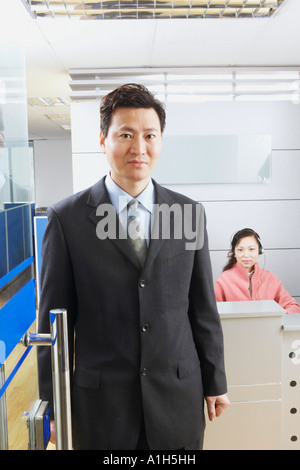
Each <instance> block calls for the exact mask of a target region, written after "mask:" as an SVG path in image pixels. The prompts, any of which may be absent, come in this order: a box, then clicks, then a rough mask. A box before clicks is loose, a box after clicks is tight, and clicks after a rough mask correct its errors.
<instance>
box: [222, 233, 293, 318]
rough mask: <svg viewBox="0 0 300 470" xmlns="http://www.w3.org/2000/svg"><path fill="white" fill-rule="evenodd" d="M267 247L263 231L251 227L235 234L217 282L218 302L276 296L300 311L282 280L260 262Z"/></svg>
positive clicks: (288, 307) (287, 308) (289, 308)
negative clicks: (260, 257)
mask: <svg viewBox="0 0 300 470" xmlns="http://www.w3.org/2000/svg"><path fill="white" fill-rule="evenodd" d="M262 253H263V247H262V244H261V241H260V238H259V235H258V234H257V233H256V232H255V231H254V230H252V229H250V228H244V229H242V230H239V231H238V232H237V233H236V234H235V235H234V236H233V238H232V241H231V250H230V251H229V253H228V262H227V264H226V266H224V268H223V272H222V274H221V275H220V276H219V277H218V279H217V280H216V282H215V294H216V299H217V302H232V301H237V300H275V301H276V302H277V303H278V304H279V305H281V307H282V308H284V309H285V311H286V312H287V313H300V306H299V305H298V304H297V302H295V300H294V299H293V297H291V296H290V294H289V293H288V292H287V291H286V290H285V289H284V287H283V285H282V282H281V281H280V280H279V279H278V278H277V277H276V276H275V275H274V274H273V273H271V272H270V271H266V270H265V269H262V268H261V267H260V266H259V264H258V263H257V261H258V258H259V255H261V254H262Z"/></svg>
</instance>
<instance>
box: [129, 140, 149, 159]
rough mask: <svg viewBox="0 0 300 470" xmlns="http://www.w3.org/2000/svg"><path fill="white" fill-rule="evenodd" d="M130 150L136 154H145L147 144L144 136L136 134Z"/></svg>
mask: <svg viewBox="0 0 300 470" xmlns="http://www.w3.org/2000/svg"><path fill="white" fill-rule="evenodd" d="M130 151H131V152H132V153H134V154H135V155H144V153H146V144H145V141H144V138H143V137H140V136H135V137H134V139H132V143H131V148H130Z"/></svg>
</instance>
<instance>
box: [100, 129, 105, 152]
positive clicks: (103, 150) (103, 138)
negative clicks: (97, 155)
mask: <svg viewBox="0 0 300 470" xmlns="http://www.w3.org/2000/svg"><path fill="white" fill-rule="evenodd" d="M100 148H101V153H106V151H105V137H104V136H103V134H102V132H100Z"/></svg>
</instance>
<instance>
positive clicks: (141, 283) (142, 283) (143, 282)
mask: <svg viewBox="0 0 300 470" xmlns="http://www.w3.org/2000/svg"><path fill="white" fill-rule="evenodd" d="M145 285H146V281H145V279H141V280H140V287H145Z"/></svg>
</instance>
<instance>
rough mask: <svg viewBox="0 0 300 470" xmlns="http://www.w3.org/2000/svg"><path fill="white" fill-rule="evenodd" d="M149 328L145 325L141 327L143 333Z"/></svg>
mask: <svg viewBox="0 0 300 470" xmlns="http://www.w3.org/2000/svg"><path fill="white" fill-rule="evenodd" d="M148 328H149V325H148V324H147V323H145V325H143V326H142V331H143V332H144V333H145V332H146V331H147V330H148Z"/></svg>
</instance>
